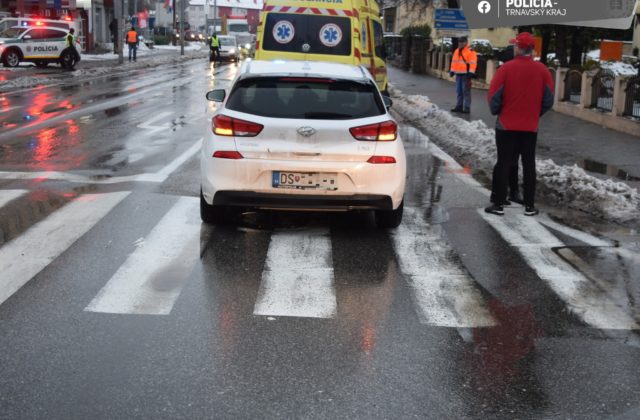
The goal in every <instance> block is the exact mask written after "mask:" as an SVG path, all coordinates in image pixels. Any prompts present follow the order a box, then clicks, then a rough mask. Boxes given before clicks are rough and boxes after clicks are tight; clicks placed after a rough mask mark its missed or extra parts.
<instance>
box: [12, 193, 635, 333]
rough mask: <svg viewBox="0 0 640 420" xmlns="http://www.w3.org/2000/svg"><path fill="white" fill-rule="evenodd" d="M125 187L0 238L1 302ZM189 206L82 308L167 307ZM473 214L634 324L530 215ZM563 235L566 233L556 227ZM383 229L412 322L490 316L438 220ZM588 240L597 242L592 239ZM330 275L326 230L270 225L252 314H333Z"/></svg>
mask: <svg viewBox="0 0 640 420" xmlns="http://www.w3.org/2000/svg"><path fill="white" fill-rule="evenodd" d="M26 193H27V191H26V190H7V191H2V192H0V203H3V205H6V204H7V203H9V202H12V201H13V200H16V199H20V198H21V197H23V196H24V195H25V194H26ZM128 195H129V192H115V193H106V194H87V195H83V196H81V197H79V198H77V199H75V200H73V201H71V202H70V203H68V204H66V205H65V206H63V207H62V208H60V209H58V210H56V211H55V212H53V213H52V214H51V215H49V216H48V217H47V218H46V219H44V220H42V221H40V222H38V223H36V224H34V225H33V226H31V227H30V228H29V229H27V230H26V231H25V232H24V233H23V234H22V235H20V236H18V237H17V238H15V239H13V240H11V241H9V242H7V243H5V244H4V245H2V246H1V247H0V304H2V303H3V302H5V301H6V300H7V299H9V298H10V297H11V296H12V295H13V294H14V293H15V292H16V291H18V290H19V289H20V288H21V287H22V286H23V285H25V284H26V283H27V282H28V281H29V280H30V279H32V278H33V277H34V276H35V275H37V274H38V273H39V272H40V271H42V270H43V269H44V268H46V267H47V266H48V265H49V264H50V263H51V262H52V261H53V260H55V259H56V258H57V257H59V256H60V255H61V254H62V253H63V252H65V250H67V249H68V248H69V247H70V246H71V245H73V243H75V242H76V241H77V240H78V239H79V238H80V237H82V236H83V235H84V234H85V233H87V232H88V231H89V230H90V229H91V228H92V227H93V226H94V225H95V224H96V223H97V222H99V221H100V220H101V219H102V218H103V217H105V216H106V215H107V214H108V213H109V212H110V211H111V210H113V209H114V208H115V206H117V205H118V204H119V203H120V202H121V201H122V200H124V199H125V198H126V197H127V196H128ZM198 207H199V203H198V199H197V198H193V197H183V198H180V199H178V200H177V202H176V203H175V205H174V206H173V207H172V208H171V209H170V210H169V211H168V212H167V213H166V214H165V215H164V217H163V218H162V219H161V220H160V221H159V222H158V223H157V224H156V225H155V227H154V228H153V229H152V230H151V232H150V233H149V235H148V236H147V238H145V241H144V242H143V243H142V245H141V246H139V247H138V248H137V249H136V250H135V251H134V252H133V253H132V254H131V255H130V256H129V257H128V258H127V260H126V261H125V262H124V263H123V264H122V265H121V266H120V267H119V269H118V270H117V271H116V273H115V274H114V275H113V276H112V278H111V279H109V280H108V281H107V282H106V284H105V285H104V286H103V288H102V289H101V290H100V292H99V293H98V294H97V295H96V296H95V297H94V298H93V299H92V300H91V301H90V302H88V305H87V307H86V311H91V312H101V313H118V314H153V315H167V314H169V313H171V310H172V308H173V306H174V304H175V302H176V301H177V299H178V297H179V296H180V293H181V292H182V289H183V287H184V286H185V284H186V283H187V281H188V279H189V277H190V273H191V271H192V268H193V267H194V265H195V264H196V263H197V259H198V257H199V252H198V251H199V250H198V247H199V232H200V229H201V223H200V220H199V218H198V216H197V215H198ZM480 215H481V217H483V218H484V219H485V220H486V221H487V223H489V224H490V225H491V226H493V227H494V228H495V229H496V230H497V231H498V233H499V234H500V235H501V236H502V237H503V238H504V239H505V240H506V241H507V242H508V243H509V244H510V245H512V246H513V247H514V248H516V250H517V251H518V252H520V254H521V255H522V256H523V258H524V260H525V261H526V262H527V263H528V264H529V265H530V266H531V268H532V269H533V270H534V271H535V272H536V274H537V275H538V277H539V278H540V279H542V280H543V281H544V282H546V283H547V284H549V286H550V287H551V289H552V290H554V291H555V292H556V294H557V295H558V296H559V297H560V299H562V300H563V301H564V302H565V304H566V306H567V307H568V308H569V309H570V310H571V311H572V312H573V313H574V314H576V315H577V316H578V317H579V318H581V319H582V320H583V321H584V322H586V323H587V324H589V325H591V326H594V327H596V328H600V329H623V330H634V329H638V328H639V327H638V325H637V323H636V322H635V321H634V319H633V318H632V316H631V315H630V314H629V313H628V312H630V310H626V311H625V310H624V309H623V308H622V307H621V306H620V305H617V304H616V302H615V301H614V300H612V299H611V297H610V296H609V295H608V294H607V293H604V292H603V291H602V290H601V289H602V288H600V289H598V288H597V285H595V284H594V283H593V282H590V281H589V279H588V278H586V277H585V276H584V275H583V274H582V273H581V272H578V271H577V270H575V269H574V268H573V267H571V266H570V265H569V264H567V263H566V262H565V261H564V260H562V259H561V258H560V257H559V256H558V255H557V254H555V253H554V252H553V250H552V248H555V247H562V246H564V245H563V243H562V242H561V241H560V240H558V239H557V238H556V237H555V236H554V235H552V234H551V233H550V232H549V231H548V230H547V229H546V228H545V227H544V226H542V225H541V224H540V222H539V221H538V220H537V219H534V218H526V217H524V216H521V215H514V214H509V213H508V214H507V215H506V216H505V217H503V218H496V217H493V216H491V215H486V214H484V213H483V212H480ZM549 223H552V224H553V222H549ZM62 226H63V227H64V229H62V228H61V227H62ZM554 226H555V225H554ZM555 227H558V226H555ZM565 233H571V231H570V230H569V229H565ZM585 235H586V234H585ZM390 236H391V239H392V244H393V248H394V251H395V254H396V258H397V261H398V265H399V267H400V270H401V272H402V275H403V276H404V278H405V280H406V281H407V284H408V286H409V289H410V292H411V296H412V300H413V302H414V307H415V310H416V313H417V316H418V319H419V321H420V322H421V323H423V324H425V325H430V326H440V327H451V328H458V329H461V328H462V329H464V328H482V327H491V326H495V325H497V324H498V321H497V320H496V319H495V317H494V315H493V314H492V313H491V311H490V310H489V309H488V308H487V305H486V303H485V300H484V297H483V293H482V290H481V288H480V287H479V285H478V284H477V283H476V282H475V280H474V279H473V278H472V276H471V274H470V273H469V272H468V271H467V270H466V268H465V267H464V266H463V264H462V263H461V261H460V260H459V258H458V257H457V256H456V254H455V251H454V250H453V249H452V248H451V247H450V246H449V245H448V243H447V240H446V237H445V235H444V233H443V231H442V228H441V226H438V225H430V224H429V223H427V222H426V221H425V220H424V217H423V215H422V214H421V211H420V209H415V208H411V207H407V208H405V219H404V222H403V224H402V225H401V226H400V227H399V228H398V229H397V230H392V231H390ZM583 236H584V235H583ZM43 238H45V239H46V240H43ZM583 239H585V240H587V239H589V238H588V237H587V236H585V237H584V238H583ZM590 240H592V241H597V239H596V238H593V239H590ZM594 243H595V242H594ZM283 256H288V257H287V258H283ZM158 259H160V261H161V263H160V264H158ZM334 283H335V282H334V269H333V260H332V247H331V236H330V232H329V230H328V229H326V228H325V229H323V228H319V229H307V230H282V231H275V232H274V233H273V234H272V236H271V242H270V245H269V250H268V252H267V258H266V261H265V268H264V271H263V273H262V276H261V283H260V286H259V292H258V297H257V299H256V303H255V306H254V315H256V316H291V317H304V318H333V317H336V316H337V315H338V314H339V307H338V304H337V299H336V287H335V284H334Z"/></svg>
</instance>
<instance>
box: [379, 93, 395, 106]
mask: <svg viewBox="0 0 640 420" xmlns="http://www.w3.org/2000/svg"><path fill="white" fill-rule="evenodd" d="M382 102H384V107H385V108H387V109H389V108H391V106H393V101H392V100H391V98H390V97H388V96H385V95H382Z"/></svg>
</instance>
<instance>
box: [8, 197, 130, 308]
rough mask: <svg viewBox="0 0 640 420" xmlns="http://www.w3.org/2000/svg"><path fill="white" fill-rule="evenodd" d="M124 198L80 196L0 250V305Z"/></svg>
mask: <svg viewBox="0 0 640 420" xmlns="http://www.w3.org/2000/svg"><path fill="white" fill-rule="evenodd" d="M128 195H129V192H114V193H106V194H86V195H83V196H82V197H81V198H80V199H77V200H75V201H72V202H71V203H69V204H67V205H65V206H63V207H62V208H61V209H59V210H57V211H56V212H54V213H53V214H52V215H51V216H49V217H47V218H46V219H44V220H42V221H40V222H38V223H36V224H35V225H33V226H32V227H31V228H29V229H28V230H27V231H26V232H24V233H23V234H22V235H20V236H18V237H17V238H15V239H13V240H11V241H9V242H8V243H6V244H4V245H3V246H2V247H0V273H1V274H0V305H1V304H2V303H4V302H5V301H6V300H7V299H9V298H10V297H11V296H12V295H13V294H14V293H15V292H17V291H18V290H19V289H20V288H21V287H22V286H24V285H25V284H26V283H27V282H28V281H29V280H31V279H32V278H33V277H34V276H35V275H36V274H38V273H39V272H40V271H42V270H43V269H44V268H45V267H47V266H48V265H49V264H50V263H51V262H52V261H53V260H55V259H56V258H58V257H59V256H60V255H61V254H62V253H63V252H64V251H66V250H67V249H68V248H69V247H70V246H71V245H73V243H74V242H76V241H77V240H78V239H79V238H80V237H82V236H83V235H84V234H85V233H87V232H88V231H89V230H90V229H91V228H92V227H93V226H94V225H95V224H96V223H97V222H98V221H99V220H101V219H102V218H103V217H104V216H106V215H107V214H108V213H109V212H110V211H111V210H112V209H113V208H114V207H115V206H116V205H118V203H120V202H121V201H122V200H123V199H124V198H125V197H127V196H128Z"/></svg>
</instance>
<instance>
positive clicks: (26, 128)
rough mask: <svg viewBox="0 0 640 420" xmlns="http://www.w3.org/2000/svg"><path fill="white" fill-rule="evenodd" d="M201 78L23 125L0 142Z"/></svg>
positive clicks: (158, 86)
mask: <svg viewBox="0 0 640 420" xmlns="http://www.w3.org/2000/svg"><path fill="white" fill-rule="evenodd" d="M198 77H201V76H200V75H199V74H194V75H193V76H186V77H184V78H182V79H179V80H178V79H176V80H174V79H172V80H170V81H167V82H161V83H157V84H155V85H153V86H151V87H148V88H146V89H141V90H138V91H136V92H134V93H131V94H128V95H124V96H121V97H118V98H113V99H110V100H107V101H104V102H98V103H95V104H92V105H87V106H82V107H79V108H76V109H74V110H72V111H70V112H66V113H62V114H60V115H56V116H54V117H51V118H49V119H46V120H42V121H34V122H33V123H32V124H27V125H23V126H21V127H18V128H14V129H13V130H8V131H4V132H2V133H0V140H4V139H5V138H14V137H15V136H19V135H21V134H24V133H26V132H28V131H31V130H35V129H37V128H44V127H50V126H52V125H54V124H56V123H59V122H62V121H66V120H69V119H74V118H78V117H81V116H83V115H89V114H92V113H94V112H98V111H102V110H104V109H108V108H112V107H116V106H120V105H123V104H126V103H129V102H132V101H133V99H136V98H138V97H142V96H145V97H148V96H149V95H150V94H151V92H153V91H155V90H160V89H166V86H165V85H169V84H171V85H176V83H177V84H178V85H180V86H181V85H186V84H188V83H190V82H191V80H192V79H195V78H198Z"/></svg>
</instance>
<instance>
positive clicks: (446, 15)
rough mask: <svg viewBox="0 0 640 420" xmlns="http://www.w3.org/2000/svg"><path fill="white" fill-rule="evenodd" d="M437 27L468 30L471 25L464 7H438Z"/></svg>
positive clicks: (436, 11) (436, 15)
mask: <svg viewBox="0 0 640 420" xmlns="http://www.w3.org/2000/svg"><path fill="white" fill-rule="evenodd" d="M435 24H436V25H435V26H436V29H448V30H457V31H468V30H469V25H468V24H467V19H466V18H465V17H464V12H463V11H462V9H436V10H435Z"/></svg>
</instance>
